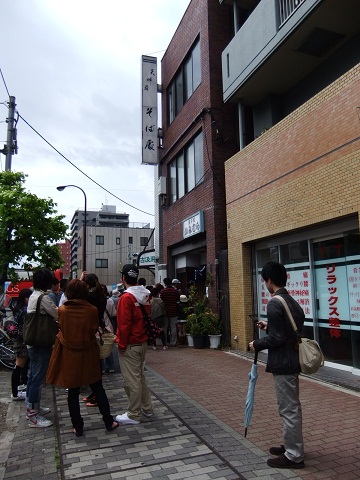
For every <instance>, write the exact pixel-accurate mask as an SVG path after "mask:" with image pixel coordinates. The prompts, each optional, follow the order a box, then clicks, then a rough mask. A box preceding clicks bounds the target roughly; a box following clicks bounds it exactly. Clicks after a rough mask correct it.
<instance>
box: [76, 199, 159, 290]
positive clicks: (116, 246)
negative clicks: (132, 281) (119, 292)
mask: <svg viewBox="0 0 360 480" xmlns="http://www.w3.org/2000/svg"><path fill="white" fill-rule="evenodd" d="M84 213H85V212H84V210H76V211H75V213H74V215H73V218H72V220H71V271H72V277H76V276H78V277H79V275H80V273H81V272H82V270H83V250H82V245H83V233H84ZM86 213H87V215H86V216H87V222H86V270H87V272H89V273H95V274H96V275H97V276H98V277H99V280H100V282H101V283H103V284H105V285H116V284H118V283H119V281H120V274H119V272H120V270H121V266H122V265H125V264H126V263H133V262H136V261H137V254H139V253H141V252H142V251H143V250H151V249H153V248H154V236H153V229H152V228H151V227H150V224H149V223H131V222H129V215H128V214H127V213H117V212H116V207H115V206H113V205H103V206H102V207H101V209H100V210H96V211H95V210H90V211H87V212H86ZM149 265H150V266H152V264H151V263H150V264H149ZM140 272H141V276H143V277H145V278H146V280H147V281H148V282H149V284H153V283H154V276H153V274H152V273H151V272H150V271H149V270H146V269H141V270H140Z"/></svg>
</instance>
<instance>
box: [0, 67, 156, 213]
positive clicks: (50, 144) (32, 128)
mask: <svg viewBox="0 0 360 480" xmlns="http://www.w3.org/2000/svg"><path fill="white" fill-rule="evenodd" d="M0 73H1V77H2V80H3V83H4V86H5V89H6V92H7V94H8V96H9V97H10V94H9V90H8V88H7V85H6V82H5V78H4V76H3V73H2V70H1V68H0ZM17 115H18V118H21V120H22V121H23V122H24V123H26V125H27V126H28V127H30V128H31V130H33V132H35V133H36V134H37V135H38V136H39V137H40V138H41V139H42V140H44V142H46V143H47V144H48V145H49V147H51V148H52V149H53V150H55V152H56V153H57V154H58V155H60V156H61V157H62V158H63V159H64V160H66V161H67V162H68V163H70V165H72V166H73V167H74V168H76V169H77V170H78V171H79V172H80V173H82V174H83V175H84V176H85V177H86V178H88V179H89V180H90V181H91V182H93V183H95V185H97V186H98V187H100V188H101V189H102V190H104V191H105V192H107V193H109V194H110V195H111V196H113V197H114V198H116V199H117V200H119V201H120V202H122V203H124V204H125V205H128V206H129V207H131V208H133V209H134V210H137V211H139V212H142V213H145V214H146V215H151V216H154V214H153V213H149V212H146V211H145V210H141V209H140V208H138V207H135V206H134V205H132V204H130V203H128V202H126V201H125V200H123V199H122V198H120V197H118V196H117V195H115V194H114V193H112V192H111V191H110V190H108V189H107V188H105V187H104V186H102V185H101V184H100V183H98V182H97V181H96V180H94V179H93V178H91V177H90V176H89V175H88V174H87V173H85V172H83V171H82V170H81V168H79V167H78V166H77V165H75V163H73V162H71V161H70V160H69V159H68V158H67V157H66V156H65V155H64V154H62V153H61V152H60V151H59V150H58V149H57V148H55V147H54V145H52V143H50V142H49V141H48V140H46V138H45V137H44V136H43V135H41V134H40V133H39V132H38V131H37V130H36V129H35V128H34V127H33V126H32V125H31V124H30V123H29V122H28V121H26V120H25V118H24V117H23V116H22V115H20V113H19V111H18V110H17Z"/></svg>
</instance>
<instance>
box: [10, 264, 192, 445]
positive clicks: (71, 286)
mask: <svg viewBox="0 0 360 480" xmlns="http://www.w3.org/2000/svg"><path fill="white" fill-rule="evenodd" d="M138 277H139V270H138V268H137V267H136V266H135V265H133V264H129V265H125V266H124V267H123V269H122V272H121V281H122V285H123V287H124V289H122V291H121V292H120V291H119V289H116V290H113V291H112V292H111V295H110V294H109V293H108V291H107V288H106V286H105V285H101V284H100V282H99V279H98V277H97V276H96V275H95V274H93V273H87V272H82V274H81V276H80V279H73V280H70V281H68V282H67V281H61V283H60V285H59V282H58V281H56V279H54V277H53V276H52V273H51V272H50V270H48V269H46V268H44V269H39V270H36V271H35V272H34V275H33V291H32V290H29V289H24V290H22V291H21V292H20V295H19V299H18V302H17V304H16V307H15V310H14V324H15V325H17V333H18V335H17V339H16V341H15V342H14V345H15V351H16V367H15V369H14V371H13V374H12V379H11V387H12V399H13V400H14V401H16V400H25V406H26V418H27V419H28V425H29V427H32V428H42V427H49V426H51V425H52V421H51V420H50V419H49V418H48V417H46V415H48V414H49V413H50V409H49V408H48V407H46V406H44V405H42V403H41V391H42V388H43V386H44V385H45V383H48V384H52V385H55V386H57V387H61V388H65V389H66V391H67V397H68V408H69V414H70V419H71V423H72V426H73V432H74V434H75V435H76V436H81V435H82V434H83V430H84V420H83V418H82V416H81V413H80V405H79V394H80V389H81V387H82V386H84V385H88V386H89V387H90V390H91V392H90V394H89V395H87V396H86V397H84V398H83V399H82V400H83V401H84V402H85V404H86V406H87V407H97V408H98V409H99V411H100V413H101V414H102V418H103V421H104V424H105V427H106V429H107V430H109V431H112V430H114V429H115V428H117V426H118V425H119V424H138V423H139V422H140V420H141V417H142V416H145V417H147V418H150V417H151V416H152V415H153V406H152V402H151V397H150V393H149V390H148V387H147V383H146V378H145V376H144V365H145V357H146V350H147V348H148V343H149V340H148V336H147V333H146V328H145V323H144V318H145V315H148V316H149V317H151V318H152V320H153V321H154V322H155V324H156V325H157V327H158V330H159V332H160V334H159V338H160V340H161V342H162V349H163V350H167V349H168V346H169V345H170V346H175V345H176V343H177V339H178V337H181V336H183V335H184V328H183V325H184V321H185V317H186V309H184V306H186V305H187V304H186V301H187V297H186V296H185V295H181V291H180V290H179V284H180V282H179V280H177V279H174V280H171V279H170V278H165V279H164V284H165V287H164V286H163V285H161V284H156V285H154V286H146V281H145V279H139V278H138ZM59 287H60V288H59ZM38 300H39V305H40V313H41V314H43V315H47V316H48V317H49V318H51V320H52V321H55V322H58V326H59V333H58V334H57V336H56V339H55V344H54V346H53V345H52V344H51V345H46V346H37V345H26V344H25V341H24V339H23V337H22V333H23V332H22V329H23V325H24V321H25V318H26V315H27V314H29V313H32V312H35V311H36V307H37V303H38ZM98 331H100V332H104V331H109V332H112V333H116V343H117V347H118V355H119V364H120V368H121V372H122V375H123V378H124V389H125V392H126V394H127V396H128V399H129V404H128V409H127V411H126V412H124V413H122V414H119V415H117V416H115V417H114V416H113V415H112V414H111V413H110V405H109V402H108V399H107V396H106V392H105V390H104V387H103V385H102V374H103V373H113V372H114V358H113V352H111V354H110V355H109V357H108V358H106V359H104V360H101V361H100V357H99V346H98V342H97V340H96V335H97V332H98ZM152 348H153V349H157V346H156V343H154V344H153V345H152ZM28 365H29V375H28V376H27V366H28Z"/></svg>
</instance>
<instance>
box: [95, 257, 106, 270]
mask: <svg viewBox="0 0 360 480" xmlns="http://www.w3.org/2000/svg"><path fill="white" fill-rule="evenodd" d="M95 268H108V260H107V258H97V259H96V260H95Z"/></svg>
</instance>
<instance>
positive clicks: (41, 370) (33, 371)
mask: <svg viewBox="0 0 360 480" xmlns="http://www.w3.org/2000/svg"><path fill="white" fill-rule="evenodd" d="M51 352H52V346H49V347H31V348H28V353H29V359H30V367H29V377H28V382H27V387H26V405H27V407H28V408H30V409H31V410H39V408H40V398H41V389H42V387H43V386H44V385H45V379H46V372H47V369H48V366H49V361H50V356H51Z"/></svg>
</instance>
